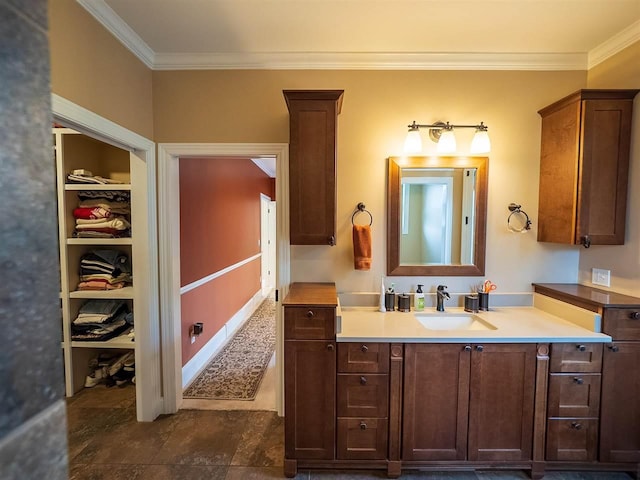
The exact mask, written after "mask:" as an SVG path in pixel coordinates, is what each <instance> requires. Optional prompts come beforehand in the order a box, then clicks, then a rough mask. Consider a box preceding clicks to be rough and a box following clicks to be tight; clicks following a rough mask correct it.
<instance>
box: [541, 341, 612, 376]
mask: <svg viewBox="0 0 640 480" xmlns="http://www.w3.org/2000/svg"><path fill="white" fill-rule="evenodd" d="M601 368H602V344H601V343H554V344H552V345H551V363H550V366H549V369H550V371H551V372H553V373H562V372H567V373H574V372H588V373H599V372H600V370H601Z"/></svg>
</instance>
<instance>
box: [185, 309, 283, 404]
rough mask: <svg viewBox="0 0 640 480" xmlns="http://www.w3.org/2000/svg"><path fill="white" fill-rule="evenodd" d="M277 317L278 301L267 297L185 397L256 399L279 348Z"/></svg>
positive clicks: (187, 391)
mask: <svg viewBox="0 0 640 480" xmlns="http://www.w3.org/2000/svg"><path fill="white" fill-rule="evenodd" d="M275 316H276V305H275V301H274V299H273V298H267V299H266V300H264V301H263V302H262V303H261V304H260V306H259V307H258V308H257V310H256V311H255V312H254V313H253V315H251V318H249V319H248V320H247V321H246V322H245V323H244V325H243V326H242V327H241V328H240V329H239V330H238V331H237V332H236V334H235V335H234V336H233V338H231V340H229V341H228V342H227V344H226V345H225V346H224V348H223V349H222V350H221V351H220V352H219V353H218V354H217V355H216V356H215V357H214V358H213V360H211V361H210V362H209V364H208V365H207V366H206V367H205V368H204V370H202V372H200V374H199V375H198V376H197V377H196V379H195V380H194V381H193V382H192V383H191V385H189V386H188V387H187V389H186V390H185V391H184V393H183V395H182V396H183V397H184V398H206V399H211V400H253V399H254V398H255V397H256V393H257V392H258V387H259V386H260V382H261V381H262V377H263V376H264V372H265V370H266V369H267V365H268V364H269V360H270V359H271V357H272V356H273V352H274V349H275V346H276V318H275Z"/></svg>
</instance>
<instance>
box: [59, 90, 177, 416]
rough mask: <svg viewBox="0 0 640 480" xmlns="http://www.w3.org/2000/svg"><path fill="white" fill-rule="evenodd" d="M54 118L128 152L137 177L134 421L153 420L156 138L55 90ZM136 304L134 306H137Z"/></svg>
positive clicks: (157, 344)
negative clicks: (137, 372)
mask: <svg viewBox="0 0 640 480" xmlns="http://www.w3.org/2000/svg"><path fill="white" fill-rule="evenodd" d="M51 109H52V113H53V118H54V120H55V121H58V122H61V123H63V124H65V126H68V127H71V128H73V129H75V130H77V131H79V132H80V133H82V134H85V135H88V136H91V137H93V138H96V139H98V140H100V141H103V142H106V143H109V144H111V145H115V146H119V147H121V148H122V146H125V147H126V149H128V150H130V151H131V152H132V153H131V175H132V178H134V177H135V178H136V179H137V182H138V183H137V184H136V185H137V187H136V191H135V195H139V197H138V198H139V199H140V200H141V201H140V202H136V203H137V204H138V205H139V210H138V215H137V218H138V221H137V222H136V223H139V224H140V225H144V227H145V228H141V229H138V230H139V231H136V235H135V238H134V239H133V249H134V254H135V255H136V258H137V259H139V260H140V264H141V265H145V266H146V270H145V271H142V272H138V273H139V275H138V276H137V277H136V278H138V280H137V281H136V285H135V295H134V297H135V298H134V302H136V304H137V305H138V306H140V309H141V311H142V312H143V314H142V315H141V316H140V318H138V317H136V342H135V343H136V347H135V349H136V363H139V365H141V366H142V365H144V366H143V367H141V368H140V375H137V376H136V380H137V382H136V410H137V418H138V420H139V421H152V420H153V419H155V418H156V417H157V416H158V415H159V414H160V413H162V412H163V411H164V408H165V407H164V405H163V398H162V378H161V374H162V370H161V355H160V352H161V350H160V348H161V341H160V338H161V336H160V323H161V321H160V311H159V305H158V303H159V298H158V245H157V241H156V239H157V215H156V169H155V166H156V157H155V143H153V142H152V141H151V140H149V139H147V138H144V137H142V136H140V135H138V134H137V133H135V132H132V131H131V130H128V129H126V128H124V127H122V126H121V125H118V124H116V123H114V122H111V121H109V120H107V119H105V118H103V117H101V116H99V115H97V114H95V113H93V112H91V111H89V110H87V109H85V108H83V107H81V106H79V105H77V104H75V103H73V102H70V101H69V100H67V99H65V98H63V97H60V96H58V95H56V94H52V95H51ZM136 309H137V307H136Z"/></svg>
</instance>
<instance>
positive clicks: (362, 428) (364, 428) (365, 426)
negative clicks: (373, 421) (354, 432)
mask: <svg viewBox="0 0 640 480" xmlns="http://www.w3.org/2000/svg"><path fill="white" fill-rule="evenodd" d="M366 429H367V424H366V423H364V422H360V430H366Z"/></svg>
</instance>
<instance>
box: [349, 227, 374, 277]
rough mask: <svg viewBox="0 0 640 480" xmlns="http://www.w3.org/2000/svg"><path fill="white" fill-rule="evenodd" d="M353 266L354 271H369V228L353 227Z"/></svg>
mask: <svg viewBox="0 0 640 480" xmlns="http://www.w3.org/2000/svg"><path fill="white" fill-rule="evenodd" d="M353 264H354V268H355V269H356V270H371V227H370V226H369V225H354V226H353Z"/></svg>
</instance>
